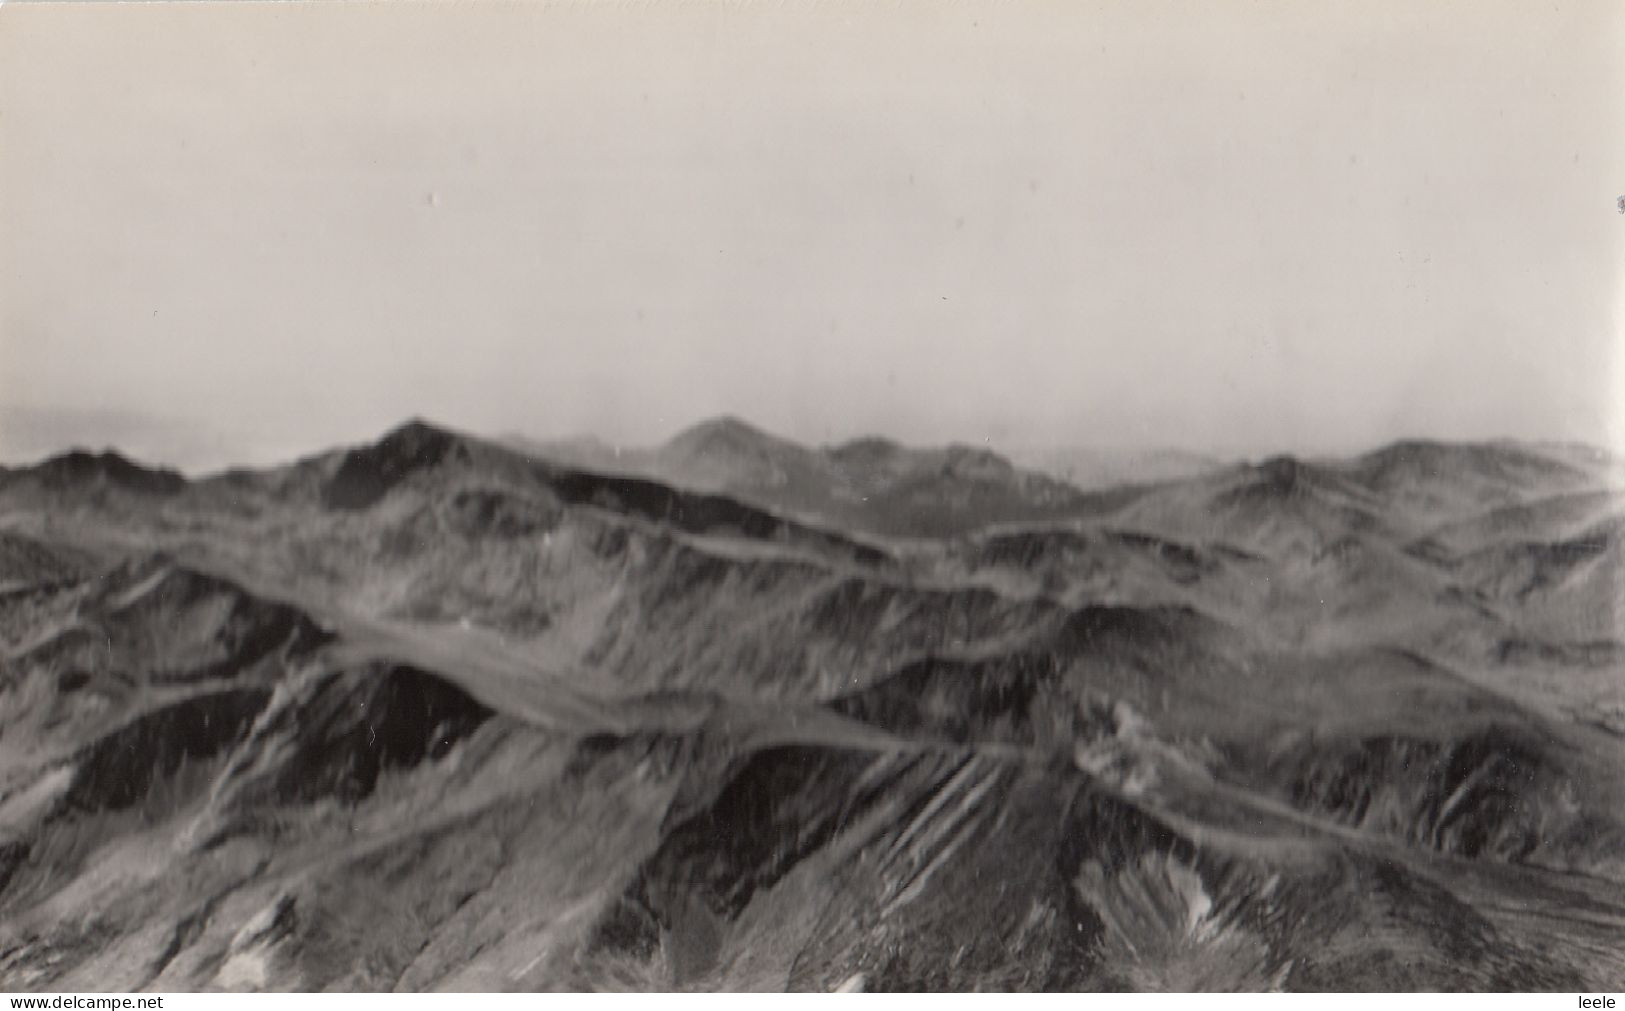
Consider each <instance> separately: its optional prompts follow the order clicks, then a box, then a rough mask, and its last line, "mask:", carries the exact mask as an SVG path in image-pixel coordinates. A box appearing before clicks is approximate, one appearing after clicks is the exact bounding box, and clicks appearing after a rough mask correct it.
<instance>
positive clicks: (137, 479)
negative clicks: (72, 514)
mask: <svg viewBox="0 0 1625 1011" xmlns="http://www.w3.org/2000/svg"><path fill="white" fill-rule="evenodd" d="M32 472H33V473H34V474H35V475H37V476H38V477H39V478H40V479H41V480H42V481H44V482H45V483H46V484H48V485H52V486H56V487H67V486H75V485H81V484H85V483H88V482H92V481H96V480H104V481H106V482H107V483H109V484H112V485H116V486H118V487H120V488H124V489H127V490H129V491H135V492H141V493H146V494H157V495H172V494H174V493H176V492H178V491H180V490H181V489H182V488H184V487H186V478H184V477H182V476H181V475H180V473H178V472H177V471H173V470H170V469H169V468H167V467H144V466H142V465H141V464H138V463H136V462H134V461H133V460H131V459H129V458H128V457H126V456H124V455H122V454H120V453H117V452H115V451H113V450H103V451H102V452H100V453H93V452H91V451H89V450H86V449H73V450H69V451H68V452H66V453H62V454H60V455H58V456H53V457H51V458H50V459H48V460H45V461H44V462H43V463H40V464H39V465H38V466H36V467H34V468H32ZM16 473H27V472H26V471H18V472H16Z"/></svg>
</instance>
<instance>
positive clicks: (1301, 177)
mask: <svg viewBox="0 0 1625 1011" xmlns="http://www.w3.org/2000/svg"><path fill="white" fill-rule="evenodd" d="M1622 193H1625V7H1621V5H1620V4H1619V3H1618V2H1617V0H1597V2H1581V3H1573V2H1561V3H1558V4H1555V5H1553V4H1550V3H1547V4H1542V5H1534V4H1528V3H1523V2H1518V3H1508V2H1483V0H1473V2H1459V3H1457V2H1431V0H1430V2H1426V3H1414V2H1411V0H1403V2H1400V0H1383V2H1377V3H1367V4H1332V3H1325V4H1315V3H1304V2H1299V0H1289V2H1280V3H1270V2H1252V0H1247V2H1243V0H1216V2H1215V0H1207V2H1192V3H1183V2H1181V3H1146V2H1140V0H1135V2H1123V3H1092V4H1091V3H1082V2H1078V0H1057V2H1053V3H1046V2H1036V0H1035V2H960V3H943V2H937V0H932V2H925V0H902V2H900V3H898V2H894V3H886V4H880V3H867V2H865V3H859V2H855V0H852V2H849V0H824V2H822V3H811V2H805V3H799V2H794V0H792V2H788V3H784V2H771V3H769V2H763V3H739V2H734V3H723V2H698V0H694V2H683V3H675V4H669V3H668V4H655V3H619V2H616V3H611V2H600V3H589V2H580V3H571V4H557V5H543V4H540V3H528V4H527V3H494V2H491V3H487V2H465V3H457V4H449V3H448V4H398V5H390V6H384V5H373V4H366V3H343V4H340V3H323V4H308V3H196V4H184V5H169V4H117V5H115V4H66V5H43V4H41V5H30V4H16V3H10V4H5V5H4V6H3V7H0V408H3V410H0V424H5V425H6V426H7V430H6V431H0V459H12V458H15V457H16V456H17V455H18V454H23V455H25V456H26V455H28V454H31V453H34V452H35V451H36V447H35V446H34V445H33V443H37V442H39V441H40V440H41V439H44V441H47V442H49V441H62V442H91V443H98V442H100V443H112V444H119V445H126V446H127V447H129V448H132V449H134V450H136V451H137V452H140V453H143V454H145V455H147V456H149V457H157V458H160V459H162V458H168V460H169V462H174V463H181V464H184V465H188V466H197V465H202V464H207V465H216V464H219V463H224V462H226V461H227V460H241V461H244V462H264V461H266V460H268V459H274V458H279V457H280V458H286V457H291V456H294V455H298V454H301V453H303V452H306V451H313V450H316V449H319V448H324V447H326V446H329V445H332V444H335V443H342V442H355V441H359V440H362V439H366V438H371V437H373V436H376V435H377V434H379V433H380V432H381V431H383V430H385V429H386V428H388V427H390V426H391V425H393V424H395V423H396V422H398V421H400V420H403V419H404V418H406V417H408V416H412V415H422V416H427V417H430V418H433V419H437V420H440V421H442V422H445V423H447V424H451V425H454V426H457V427H460V428H464V429H468V430H472V431H479V432H488V433H499V432H507V431H522V432H526V433H529V434H532V435H536V436H549V435H559V434H565V433H573V432H584V431H591V432H596V433H598V434H600V435H602V436H604V437H606V438H608V439H610V440H613V441H623V442H631V443H650V442H654V441H658V440H660V439H663V438H665V437H666V436H668V435H670V434H672V433H673V432H674V431H676V430H677V429H680V428H682V427H684V426H685V425H687V424H690V423H692V422H693V421H695V420H698V419H700V418H703V417H706V416H709V415H715V414H719V413H724V412H727V413H733V414H737V415H740V416H743V417H745V418H748V419H750V420H752V421H754V422H756V423H757V424H759V425H762V426H763V427H766V428H768V429H770V430H773V431H777V432H780V433H783V434H786V435H789V436H792V437H796V438H800V439H803V440H805V441H809V442H822V441H827V440H833V439H841V438H846V437H849V436H852V435H856V434H859V433H864V432H879V433H885V434H890V435H892V436H894V437H898V438H902V439H904V440H907V441H913V442H945V441H949V440H958V441H965V442H981V441H983V440H984V439H989V440H991V441H992V442H993V443H994V444H995V445H998V444H1000V443H1006V444H1009V443H1022V444H1032V443H1044V442H1049V443H1057V444H1089V445H1101V444H1106V445H1110V444H1120V445H1128V446H1149V445H1156V446H1182V447H1189V448H1198V449H1208V450H1211V449H1224V450H1230V451H1238V452H1245V453H1256V452H1264V451H1274V450H1289V451H1322V450H1330V451H1346V450H1351V449H1359V448H1364V447H1369V446H1372V445H1376V444H1378V443H1380V442H1383V441H1386V440H1388V439H1391V438H1394V437H1397V436H1400V435H1419V436H1432V437H1442V438H1481V437H1497V436H1514V437H1524V438H1564V439H1579V440H1585V441H1590V442H1593V443H1603V442H1607V441H1610V440H1612V441H1614V442H1616V443H1617V444H1625V416H1622V412H1620V411H1619V410H1616V409H1615V406H1614V405H1615V403H1616V402H1620V403H1625V355H1622V354H1620V353H1619V352H1620V349H1621V337H1620V335H1621V330H1622V327H1621V323H1622V319H1625V288H1622V285H1621V278H1625V215H1621V214H1620V213H1618V212H1617V211H1616V209H1615V206H1614V204H1615V200H1616V199H1617V198H1618V197H1619V196H1620V195H1621V194H1622ZM7 419H9V420H7ZM41 432H44V433H45V434H44V435H43V436H42V435H41V434H40V433H41ZM8 436H9V440H8ZM28 440H32V442H31V443H30V444H29V446H27V447H26V448H24V447H22V446H21V443H23V442H25V441H28Z"/></svg>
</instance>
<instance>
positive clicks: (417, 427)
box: [323, 418, 471, 509]
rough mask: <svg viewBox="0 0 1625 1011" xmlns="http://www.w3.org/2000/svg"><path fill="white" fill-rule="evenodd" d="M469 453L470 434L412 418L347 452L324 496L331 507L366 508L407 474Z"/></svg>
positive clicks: (466, 456)
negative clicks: (374, 440) (462, 433)
mask: <svg viewBox="0 0 1625 1011" xmlns="http://www.w3.org/2000/svg"><path fill="white" fill-rule="evenodd" d="M470 456H471V450H470V448H469V439H468V437H467V436H463V435H460V434H458V433H456V432H453V431H451V430H449V429H446V428H441V427H439V426H438V425H434V424H432V423H430V422H428V421H425V420H423V419H421V418H413V419H411V420H410V421H407V422H406V423H405V424H403V425H401V426H399V427H398V428H395V429H393V430H391V431H390V432H388V433H387V434H385V435H384V437H383V438H381V439H379V440H378V441H377V442H375V443H372V444H370V445H366V446H360V447H358V448H356V449H352V450H350V451H349V452H347V453H345V454H344V457H343V460H342V462H341V463H340V464H339V468H338V471H337V472H336V473H334V475H333V477H332V479H331V480H329V481H328V483H327V488H326V490H325V492H324V495H323V497H324V499H325V501H326V502H327V504H328V505H329V506H330V507H332V508H337V509H364V508H366V507H367V506H370V505H372V504H373V503H374V502H377V501H378V500H379V499H381V498H383V497H384V495H386V494H388V492H389V490H390V489H391V488H393V487H394V486H395V485H397V484H399V483H400V482H401V481H402V480H403V479H405V478H406V477H407V476H408V475H410V474H413V473H415V472H418V471H421V470H426V469H428V468H431V467H434V466H437V465H439V464H442V463H445V462H447V461H448V460H451V459H454V458H458V457H461V458H464V459H467V458H468V457H470Z"/></svg>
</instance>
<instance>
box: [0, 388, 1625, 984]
mask: <svg viewBox="0 0 1625 1011" xmlns="http://www.w3.org/2000/svg"><path fill="white" fill-rule="evenodd" d="M606 452H607V453H608V454H609V455H610V456H613V455H614V451H613V450H605V449H603V448H602V447H601V446H595V445H592V444H588V443H578V444H572V446H571V447H570V448H569V449H568V451H566V450H564V449H560V448H557V447H554V448H551V449H550V448H548V447H538V446H534V445H514V444H512V443H511V442H510V441H506V440H505V441H490V440H484V439H480V438H476V437H473V436H469V435H466V434H463V433H459V432H454V431H450V430H448V429H445V428H443V427H440V426H437V425H435V424H433V423H431V422H426V421H413V422H410V423H408V424H406V425H403V426H401V427H400V428H398V429H396V430H394V431H392V432H390V433H387V434H386V435H384V436H383V437H382V438H380V439H379V440H378V441H376V442H373V443H368V444H365V445H359V446H352V447H344V448H340V449H335V450H331V451H327V452H322V453H318V454H316V455H313V456H311V457H308V458H306V459H304V460H301V461H298V462H296V463H293V464H290V465H287V466H285V467H279V468H272V469H266V470H238V471H230V472H226V473H222V474H217V475H212V476H209V477H205V478H200V479H195V480H188V479H187V478H185V477H182V476H181V475H179V474H175V473H173V472H168V471H164V470H162V469H158V468H149V467H145V466H143V465H141V464H139V463H137V462H135V461H131V460H129V459H126V458H124V457H122V456H119V455H117V454H114V453H105V454H89V453H70V454H67V455H64V456H60V457H56V458H52V459H50V460H47V461H44V462H42V463H40V464H38V465H35V466H31V467H16V468H11V469H9V470H7V471H5V472H4V474H0V988H4V989H9V990H25V989H26V990H37V991H42V992H43V991H46V990H55V991H64V990H69V991H71V990H81V989H82V990H105V989H118V990H144V989H154V990H194V989H228V990H262V989H271V990H283V989H308V990H327V989H332V990H392V989H394V990H408V991H421V990H503V989H527V990H529V989H560V988H563V989H636V990H669V989H703V990H728V989H751V990H759V989H767V990H776V989H810V990H831V989H854V988H862V989H925V990H973V989H1023V990H1025V989H1113V990H1116V989H1135V990H1142V989H1143V990H1158V989H1161V990H1191V989H1196V990H1246V991H1257V990H1273V989H1291V990H1396V989H1398V990H1408V989H1452V990H1462V989H1466V990H1543V991H1544V990H1565V991H1585V990H1593V989H1606V988H1608V987H1610V986H1615V985H1617V981H1618V980H1620V979H1622V978H1625V946H1622V945H1621V944H1620V943H1619V938H1620V937H1621V936H1625V555H1622V549H1621V544H1622V540H1621V535H1622V532H1625V483H1622V482H1620V481H1619V480H1618V479H1617V478H1618V474H1617V469H1616V468H1614V467H1613V466H1612V465H1611V464H1609V463H1608V462H1607V460H1606V459H1605V458H1604V457H1603V456H1601V455H1599V454H1593V453H1587V452H1584V451H1582V450H1580V449H1578V448H1576V447H1545V446H1538V445H1522V444H1509V443H1495V444H1479V445H1457V444H1446V443H1435V442H1419V441H1418V442H1406V443H1399V444H1396V445H1394V446H1390V447H1384V448H1381V449H1378V450H1376V451H1374V452H1372V453H1369V454H1366V455H1363V456H1359V457H1356V458H1352V459H1347V460H1300V459H1295V458H1290V457H1276V458H1272V459H1268V460H1264V461H1260V462H1258V463H1244V464H1234V465H1227V466H1219V467H1216V468H1210V469H1207V468H1205V469H1202V470H1201V471H1200V472H1199V473H1195V474H1192V475H1190V476H1185V477H1180V478H1169V479H1167V480H1161V481H1156V482H1147V483H1145V484H1141V485H1135V486H1131V487H1128V488H1123V489H1115V490H1102V491H1095V492H1090V493H1085V492H1083V491H1080V490H1078V489H1077V488H1075V487H1073V486H1071V485H1067V484H1062V483H1060V482H1059V481H1057V480H1055V479H1052V478H1048V477H1044V476H1042V475H1039V474H1037V473H1035V472H1032V471H1027V470H1024V469H1023V468H1021V467H1018V466H1016V465H1015V464H1012V463H1011V462H1010V461H1009V460H1008V459H1006V458H1004V457H1002V456H1000V455H998V454H995V453H993V452H992V451H990V450H987V449H975V448H968V447H945V448H939V449H911V448H907V447H902V446H899V445H897V444H895V443H892V442H890V441H888V440H884V439H862V440H858V441H855V442H850V443H846V444H843V445H840V446H833V447H823V448H818V449H810V448H806V447H801V446H797V445H795V444H794V443H790V442H788V441H785V440H781V439H777V438H775V437H773V436H770V435H766V434H765V433H762V432H760V431H759V430H757V429H754V428H752V427H751V426H749V425H748V424H746V423H744V422H741V421H737V420H733V419H724V420H722V421H718V422H712V423H707V424H705V425H702V426H700V427H698V428H696V429H692V430H690V431H689V432H686V433H684V434H683V435H681V436H679V437H678V438H677V439H675V440H673V441H672V442H671V443H669V444H667V445H666V446H664V447H661V448H659V449H657V450H654V451H651V452H649V453H646V454H640V453H633V452H630V451H622V453H621V459H620V460H619V461H616V464H615V465H614V466H611V465H609V464H610V461H609V460H608V459H603V458H602V457H603V455H604V454H605V453H606Z"/></svg>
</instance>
